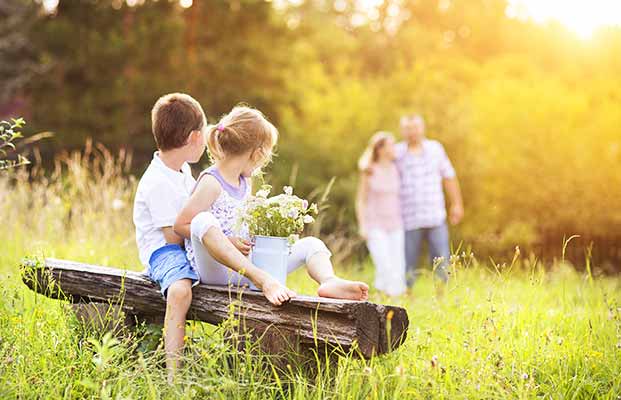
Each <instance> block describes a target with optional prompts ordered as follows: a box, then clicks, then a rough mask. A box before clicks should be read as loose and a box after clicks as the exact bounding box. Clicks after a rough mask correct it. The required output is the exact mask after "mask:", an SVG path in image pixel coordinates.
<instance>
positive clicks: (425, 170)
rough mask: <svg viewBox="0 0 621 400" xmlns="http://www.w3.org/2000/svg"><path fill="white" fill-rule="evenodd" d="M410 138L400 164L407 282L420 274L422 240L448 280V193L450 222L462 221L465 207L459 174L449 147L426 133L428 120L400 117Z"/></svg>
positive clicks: (437, 269)
mask: <svg viewBox="0 0 621 400" xmlns="http://www.w3.org/2000/svg"><path fill="white" fill-rule="evenodd" d="M400 126H401V134H402V136H403V139H404V141H403V142H401V143H399V144H397V148H396V153H397V167H398V169H399V173H400V179H401V211H402V216H403V226H404V229H405V261H406V276H407V284H408V286H409V287H411V286H412V285H413V284H414V280H415V278H416V268H417V265H418V260H419V258H420V252H421V245H422V241H423V240H426V241H427V243H428V245H429V255H430V258H431V263H432V266H433V268H434V270H435V273H436V275H437V277H438V278H439V279H441V280H442V281H443V282H446V281H447V280H448V274H447V266H448V264H449V259H450V255H451V252H450V246H449V232H448V227H447V223H446V220H447V210H446V204H445V200H444V191H446V194H447V196H448V203H449V208H448V221H449V222H450V223H451V225H456V224H458V223H459V222H460V221H461V219H462V218H463V216H464V207H463V202H462V197H461V191H460V188H459V182H458V181H457V177H456V175H455V169H454V168H453V165H452V164H451V161H450V160H449V158H448V156H447V155H446V152H445V151H444V147H443V146H442V144H440V142H438V141H435V140H430V139H427V138H426V137H425V121H424V119H423V117H422V116H421V115H419V114H412V115H405V116H403V117H402V118H401V121H400Z"/></svg>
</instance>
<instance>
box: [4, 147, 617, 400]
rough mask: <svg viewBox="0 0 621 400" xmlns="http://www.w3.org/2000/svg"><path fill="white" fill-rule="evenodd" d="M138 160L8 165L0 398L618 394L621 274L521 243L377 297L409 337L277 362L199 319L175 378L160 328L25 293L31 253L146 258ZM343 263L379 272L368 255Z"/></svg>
mask: <svg viewBox="0 0 621 400" xmlns="http://www.w3.org/2000/svg"><path fill="white" fill-rule="evenodd" d="M130 161H131V160H130V158H129V157H128V156H127V155H125V154H115V155H112V154H110V153H109V152H107V151H106V150H105V149H103V148H99V147H97V146H89V147H87V149H86V151H84V152H77V153H70V154H66V155H64V156H62V157H60V158H59V159H57V160H56V163H55V168H54V169H53V170H52V171H43V170H40V169H36V168H35V169H34V170H33V171H32V173H30V174H29V173H27V172H26V171H25V170H21V171H16V173H15V174H13V175H10V176H9V175H8V174H4V175H0V218H2V220H4V221H8V224H6V225H5V227H6V228H5V233H4V234H3V239H4V240H1V241H0V282H1V285H0V398H150V399H158V398H192V397H199V398H210V399H211V398H216V399H218V398H222V399H225V398H226V399H229V398H236V399H237V398H239V399H259V398H284V399H307V398H308V399H393V398H403V399H409V398H414V399H416V398H431V397H434V398H435V397H437V398H507V397H508V398H540V397H543V398H608V399H617V398H618V396H620V395H621V297H620V295H619V293H621V281H620V280H619V279H618V278H610V277H609V278H598V277H593V276H591V275H590V274H589V275H586V276H583V275H581V274H579V273H577V272H575V270H574V269H573V268H571V266H570V265H568V264H567V263H565V262H559V263H557V264H556V265H553V266H548V268H544V266H543V265H542V264H541V263H539V262H538V260H536V259H535V258H533V257H525V256H522V255H521V254H519V252H517V251H516V254H515V255H514V257H513V258H512V259H509V260H507V262H503V261H502V260H500V261H497V262H491V263H480V262H478V261H477V260H476V259H475V258H473V257H472V256H471V255H470V254H469V253H468V252H461V253H460V254H456V255H455V256H453V257H452V260H451V267H450V270H451V280H450V282H449V285H448V287H447V288H446V290H445V291H444V296H443V297H437V296H436V291H435V288H434V285H433V282H432V280H431V274H430V273H427V274H423V277H422V278H421V279H419V281H418V283H417V286H416V287H415V288H414V290H413V291H412V292H411V293H409V294H408V295H406V296H403V297H400V298H395V299H387V298H385V297H383V296H382V295H381V294H379V293H377V292H372V293H371V297H372V300H374V301H378V302H391V303H395V304H399V305H402V306H404V307H406V308H407V309H408V313H409V316H410V331H409V336H408V339H407V342H406V343H405V344H404V345H403V346H402V347H401V348H399V349H398V350H396V351H395V352H393V353H391V354H388V355H385V356H382V357H379V358H375V359H372V360H367V361H361V360H357V359H355V358H350V357H348V358H341V359H340V360H338V362H336V363H330V362H324V361H321V360H320V361H318V362H317V363H316V364H317V365H316V366H315V368H313V372H309V371H307V370H306V369H305V368H300V367H299V366H298V365H291V366H290V368H285V369H284V370H283V369H277V368H276V367H275V366H274V365H272V363H271V362H270V358H269V356H266V355H261V354H258V353H257V352H256V351H253V349H250V348H247V349H242V350H241V351H238V350H237V349H234V346H233V345H232V344H231V343H230V342H229V341H226V340H225V336H226V335H227V334H228V332H230V331H231V329H233V328H234V324H235V321H233V320H231V321H227V322H226V323H225V324H223V326H220V327H212V326H209V325H207V324H203V323H197V322H190V323H188V338H187V350H186V353H185V354H186V356H185V357H186V362H185V368H184V369H183V371H182V374H181V377H180V380H179V383H178V384H177V385H175V386H169V385H167V384H166V374H165V370H164V369H163V367H162V360H163V356H162V350H161V343H158V340H159V338H160V336H159V335H158V334H157V332H156V333H153V332H151V330H155V331H157V330H158V328H153V327H143V328H141V329H138V330H136V331H134V332H129V333H126V334H125V335H117V336H114V335H110V334H105V333H103V332H97V331H91V330H87V329H84V327H83V326H81V324H79V323H78V321H77V320H76V318H75V316H74V315H73V314H72V313H71V311H70V310H69V309H68V307H66V304H64V303H63V302H60V301H55V300H51V299H47V298H44V297H42V296H39V295H35V294H33V293H32V292H30V291H29V290H28V289H26V288H25V286H24V285H23V284H21V282H20V279H19V273H18V269H17V265H18V264H19V262H20V260H21V258H22V257H23V256H25V255H29V254H34V255H43V256H54V257H62V258H69V259H75V260H81V261H84V262H89V263H94V264H102V265H113V266H118V267H127V268H131V269H136V268H139V263H138V260H137V253H136V250H135V244H134V238H133V226H132V223H131V202H132V196H133V191H134V189H135V185H136V180H135V179H134V178H132V177H130V176H128V175H127V174H126V172H125V171H126V168H127V166H128V165H129V163H130ZM328 244H330V243H328ZM567 245H569V246H570V245H571V243H569V244H567ZM561 251H562V249H560V248H559V253H560V252H561ZM337 267H338V268H339V269H340V272H341V273H342V274H344V275H346V276H350V277H357V278H362V279H365V280H366V281H369V282H370V281H372V274H373V272H372V268H371V265H370V264H368V263H361V264H352V265H348V266H343V265H338V266H337ZM290 282H291V286H292V287H293V288H294V289H295V290H297V291H299V292H301V293H309V294H312V293H313V292H314V290H315V288H316V287H315V285H314V284H313V283H311V282H310V280H309V279H308V278H307V277H306V276H305V273H304V272H303V271H298V272H296V273H295V274H294V275H293V276H292V277H291V280H290ZM152 340H155V343H151V341H152Z"/></svg>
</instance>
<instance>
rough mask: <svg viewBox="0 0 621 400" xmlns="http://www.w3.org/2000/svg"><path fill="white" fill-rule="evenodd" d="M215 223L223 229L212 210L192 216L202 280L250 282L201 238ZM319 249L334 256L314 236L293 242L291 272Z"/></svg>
mask: <svg viewBox="0 0 621 400" xmlns="http://www.w3.org/2000/svg"><path fill="white" fill-rule="evenodd" d="M212 227H217V228H218V229H221V227H220V223H219V222H218V220H217V219H216V217H215V216H214V215H213V214H212V213H210V212H209V211H204V212H201V213H199V214H197V215H196V216H195V217H194V219H192V225H191V233H192V236H191V242H192V249H193V253H194V257H195V264H196V269H197V271H196V272H197V273H198V276H199V277H200V280H201V283H206V284H209V285H228V284H233V285H236V286H241V285H251V282H250V280H249V279H248V278H246V277H244V276H241V275H240V274H238V273H237V272H235V271H233V270H232V269H231V268H228V267H227V266H225V265H223V264H221V263H219V262H218V261H216V260H215V259H214V258H213V257H212V255H211V254H209V251H208V250H207V249H206V248H205V246H204V245H203V241H202V238H203V236H205V234H206V233H207V231H208V230H209V229H210V228H212ZM318 253H325V254H327V255H328V256H332V253H330V250H328V248H327V247H326V245H325V244H324V243H323V242H322V241H321V240H319V239H317V238H315V237H312V236H308V237H305V238H302V239H300V240H298V241H297V242H295V243H294V244H293V246H291V254H289V258H288V260H287V273H291V272H293V271H295V270H296V269H298V268H299V267H301V266H302V265H306V264H308V261H309V260H310V259H311V258H312V257H313V256H314V255H315V254H318Z"/></svg>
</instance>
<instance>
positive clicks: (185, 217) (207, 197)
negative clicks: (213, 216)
mask: <svg viewBox="0 0 621 400" xmlns="http://www.w3.org/2000/svg"><path fill="white" fill-rule="evenodd" d="M221 190H222V188H221V187H220V184H219V183H218V181H217V180H216V179H215V178H214V177H212V176H210V175H207V176H204V177H203V178H202V179H201V180H200V181H199V182H198V185H197V186H196V189H195V190H194V193H192V195H191V196H190V198H189V199H188V202H187V203H186V204H185V206H184V207H183V209H182V210H181V212H180V213H179V215H177V220H176V221H175V225H174V232H175V233H176V234H178V235H181V236H182V237H184V238H189V237H190V235H191V232H190V225H191V224H192V219H193V218H194V217H195V216H196V214H198V213H200V212H202V211H207V210H209V209H210V208H211V206H212V205H213V203H214V202H215V201H216V199H217V198H218V196H219V195H220V191H221Z"/></svg>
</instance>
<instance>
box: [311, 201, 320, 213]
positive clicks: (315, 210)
mask: <svg viewBox="0 0 621 400" xmlns="http://www.w3.org/2000/svg"><path fill="white" fill-rule="evenodd" d="M310 210H311V211H312V212H313V213H315V214H317V213H318V212H319V209H318V208H317V204H315V203H313V204H311V206H310Z"/></svg>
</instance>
